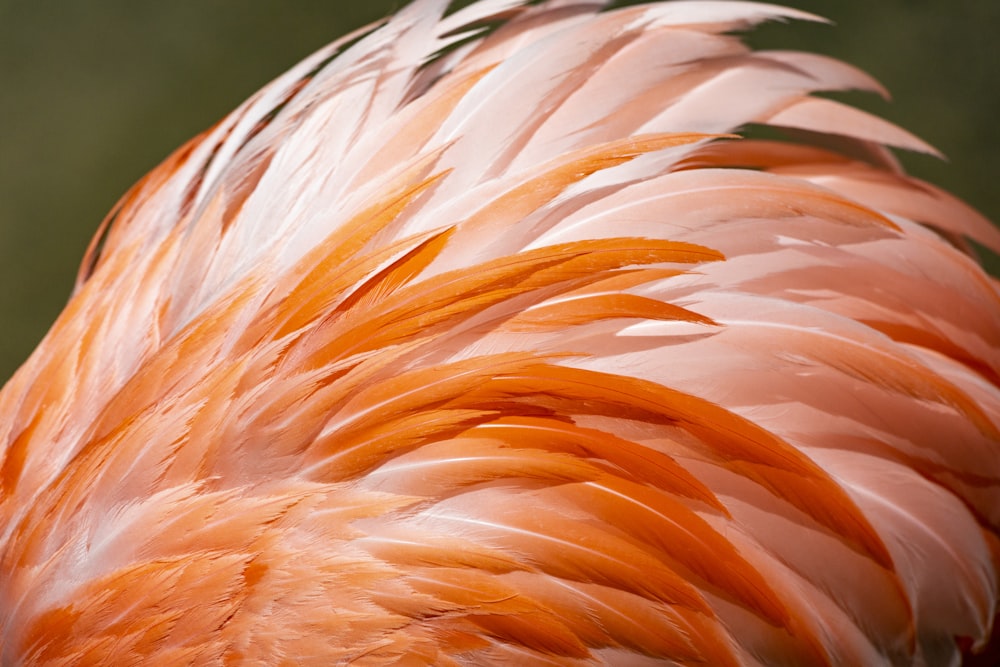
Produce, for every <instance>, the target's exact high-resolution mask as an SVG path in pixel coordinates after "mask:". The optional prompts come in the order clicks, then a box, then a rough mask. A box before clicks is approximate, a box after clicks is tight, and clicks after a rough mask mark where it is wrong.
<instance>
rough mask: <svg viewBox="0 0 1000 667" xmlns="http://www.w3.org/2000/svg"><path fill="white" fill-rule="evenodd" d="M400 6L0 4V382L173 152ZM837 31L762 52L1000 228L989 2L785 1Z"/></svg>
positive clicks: (994, 7)
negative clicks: (829, 74) (815, 76)
mask: <svg viewBox="0 0 1000 667" xmlns="http://www.w3.org/2000/svg"><path fill="white" fill-rule="evenodd" d="M399 4H400V3H399V2H396V1H388V0H369V1H367V2H339V1H333V0H205V1H203V2H190V1H188V2H182V1H173V2H162V1H161V2H152V1H145V2H143V1H137V0H90V1H87V2H84V1H83V0H0V381H3V380H5V379H6V378H7V377H8V376H9V375H10V373H12V372H13V371H14V369H15V368H16V367H17V366H18V365H19V364H20V363H21V362H22V361H23V360H24V359H25V358H26V356H27V355H28V354H29V353H30V351H31V350H32V349H33V348H34V346H35V345H36V344H37V342H38V340H39V339H40V338H41V336H42V335H43V334H44V332H45V330H46V329H47V328H48V327H49V325H50V324H51V322H52V320H53V319H54V318H55V317H56V315H57V314H58V312H59V310H60V309H61V308H62V305H63V304H64V303H65V300H66V298H67V296H68V294H69V290H70V288H71V285H72V281H73V277H74V275H75V272H76V268H77V264H78V262H79V260H80V257H81V256H82V254H83V252H84V249H85V247H86V245H87V242H88V241H89V239H90V236H91V234H92V233H93V231H94V229H95V228H96V226H97V225H98V223H99V222H100V221H101V219H102V218H103V217H104V214H105V212H106V211H107V210H108V209H109V208H110V207H111V206H112V205H113V204H114V202H115V201H116V200H117V199H118V197H119V196H120V195H121V194H122V193H123V192H124V191H125V190H126V189H127V188H128V187H129V186H130V185H131V184H132V183H133V182H135V181H136V180H137V179H138V178H139V177H141V176H142V175H143V174H144V173H145V172H146V171H148V170H149V169H151V168H152V167H153V166H155V165H156V164H157V163H158V162H159V161H160V160H161V159H162V158H164V157H165V156H166V155H167V154H168V153H169V152H170V151H171V150H172V149H174V148H175V147H176V146H178V145H179V144H180V143H181V142H183V141H184V140H186V139H188V138H189V137H190V136H192V135H193V134H195V133H197V132H198V131H200V130H202V129H204V128H205V127H206V126H208V125H210V124H212V123H214V122H215V121H216V120H218V119H219V118H221V117H222V116H223V115H224V114H225V113H227V112H228V111H229V110H231V109H232V108H233V107H235V106H236V105H237V104H238V103H239V102H241V101H242V100H243V99H244V98H246V97H247V96H248V95H250V94H251V93H252V92H254V90H256V89H257V88H259V87H260V86H261V85H263V84H264V83H266V82H267V81H268V80H270V79H271V78H273V77H274V76H276V75H277V74H279V73H280V72H282V71H283V70H284V69H286V68H287V67H289V66H291V65H292V64H294V63H295V62H296V61H297V60H298V59H300V58H302V57H303V56H305V55H307V54H308V53H310V52H311V51H312V50H314V49H316V48H318V47H319V46H321V45H323V44H324V43H326V42H328V41H330V40H332V39H333V38H335V37H337V36H339V35H341V34H343V33H345V32H347V31H348V30H349V29H351V28H354V27H356V26H358V25H361V24H363V23H365V22H368V21H371V20H374V19H376V18H378V17H380V16H383V15H385V14H386V13H387V12H390V11H392V10H393V9H394V8H397V7H398V6H399ZM784 4H789V5H792V6H795V7H798V8H800V9H804V10H807V11H812V12H815V13H818V14H822V15H824V16H827V17H829V18H831V19H833V20H834V21H835V22H836V23H837V27H836V28H831V27H829V26H825V25H809V24H794V25H790V26H789V25H771V26H765V27H764V28H762V29H761V30H759V31H758V32H757V33H756V34H755V35H754V36H753V38H752V40H751V41H752V42H753V43H754V44H755V45H757V46H768V47H783V48H784V47H787V48H799V49H809V50H813V51H819V52H823V53H829V54H832V55H836V56H837V57H840V58H842V59H844V60H847V61H849V62H852V63H854V64H856V65H859V66H861V67H862V68H863V69H865V70H867V71H869V72H870V73H872V74H874V75H875V76H876V77H877V78H878V79H879V80H881V81H882V82H883V83H885V84H886V85H887V86H888V87H889V88H890V89H891V90H892V92H893V95H894V102H892V103H886V102H883V101H881V100H879V99H877V98H875V97H874V96H870V95H867V96H854V97H852V98H851V102H852V103H857V104H859V105H861V106H864V107H866V108H868V109H870V110H873V111H876V112H877V113H879V114H880V115H882V116H884V117H887V118H889V119H890V120H893V121H895V122H897V123H899V124H901V125H903V126H905V127H906V128H908V129H910V130H911V131H913V132H915V133H916V134H918V135H920V136H921V137H923V138H924V139H926V140H928V141H929V142H930V143H932V144H933V145H935V146H937V147H938V148H939V149H940V150H942V151H943V152H944V153H945V154H947V155H948V156H949V158H950V164H945V163H940V162H938V161H936V160H934V159H931V158H927V157H923V156H915V157H911V158H907V160H906V163H907V166H908V167H909V168H910V169H911V170H912V171H914V172H915V173H917V174H918V175H919V176H921V177H923V178H927V179H928V180H931V181H933V182H935V183H937V184H939V185H943V186H944V187H946V188H948V189H950V190H951V191H953V192H955V193H956V194H958V195H959V196H961V197H963V198H964V199H966V200H967V201H969V202H970V203H972V204H973V205H974V206H976V207H977V208H979V209H980V210H981V211H983V212H984V213H985V214H986V215H987V216H989V217H991V218H992V219H993V220H1000V193H998V189H997V188H996V187H995V181H996V174H997V173H998V169H1000V157H998V151H997V149H998V148H1000V141H998V138H1000V126H998V123H997V118H996V116H997V112H998V111H1000V87H998V86H997V83H998V81H997V79H998V76H997V75H998V71H1000V40H997V39H996V38H995V35H994V31H995V29H996V28H997V27H1000V1H998V0H954V1H947V0H786V2H784Z"/></svg>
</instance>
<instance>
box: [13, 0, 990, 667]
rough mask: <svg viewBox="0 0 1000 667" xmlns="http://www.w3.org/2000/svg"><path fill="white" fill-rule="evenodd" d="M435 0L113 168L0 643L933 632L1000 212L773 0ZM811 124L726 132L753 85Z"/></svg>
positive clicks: (745, 115)
mask: <svg viewBox="0 0 1000 667" xmlns="http://www.w3.org/2000/svg"><path fill="white" fill-rule="evenodd" d="M446 6H447V3H446V2H445V1H444V0H416V2H414V3H413V4H411V5H409V6H407V7H405V8H403V9H402V10H400V12H399V13H398V14H396V15H395V16H394V17H392V18H390V19H387V20H386V21H384V22H382V23H380V24H376V25H373V26H369V27H368V28H366V29H363V30H361V31H359V32H357V33H355V34H353V35H350V36H348V37H346V38H344V39H342V40H341V41H339V42H336V43H334V44H333V45H331V46H330V47H327V48H325V49H323V50H321V51H320V52H318V53H317V54H315V55H314V56H312V57H310V58H308V59H307V60H306V61H304V62H303V63H301V64H300V65H298V66H296V67H295V68H293V69H292V70H291V71H289V72H288V73H287V74H285V75H283V76H282V77H279V78H278V79H277V80H276V81H274V82H273V83H272V84H270V85H269V86H267V87H266V88H265V89H263V90H262V91H261V92H259V93H257V94H256V95H255V96H254V97H252V98H251V99H250V100H248V101H247V102H246V103H245V104H243V105H242V106H241V107H240V108H238V109H237V110H236V111H234V112H233V113H232V114H231V115H230V116H228V117H227V118H225V119H224V120H222V121H221V122H220V123H219V124H218V125H216V126H215V127H213V128H211V129H209V130H208V131H206V132H205V133H204V134H202V135H200V136H199V137H196V138H195V139H193V140H192V141H191V142H189V143H188V144H187V145H185V146H183V147H182V148H180V149H179V150H178V151H177V152H176V153H174V154H173V155H172V156H171V157H169V158H168V159H167V160H166V161H165V162H164V163H163V164H162V165H160V167H158V168H157V169H156V170H154V171H153V172H152V173H151V174H150V175H148V176H147V177H145V178H144V179H143V180H142V181H140V182H139V183H138V184H137V185H136V186H135V187H134V188H133V189H132V190H131V191H130V192H129V193H127V194H126V195H125V197H124V198H123V199H122V201H121V202H120V203H119V205H118V206H117V207H116V208H115V209H114V210H113V211H112V213H111V214H110V215H109V217H108V219H107V220H106V221H105V223H104V224H103V225H102V227H101V229H100V230H99V232H98V234H97V236H96V237H95V240H94V242H93V243H92V245H91V248H90V249H89V251H88V253H87V256H86V258H85V259H84V261H83V264H82V267H81V270H80V274H79V279H78V282H77V285H76V288H75V291H74V295H73V297H72V299H71V300H70V302H69V304H68V305H67V307H66V310H65V312H64V313H63V314H62V316H61V317H60V318H59V320H58V321H57V322H56V324H55V325H54V327H53V328H52V330H51V332H50V333H49V335H48V336H47V337H46V338H45V340H44V341H43V342H42V343H41V345H40V346H39V348H38V349H37V351H36V352H35V353H34V354H33V355H32V357H31V358H30V359H29V360H28V361H27V363H26V364H25V365H24V366H23V367H22V368H21V369H20V370H19V371H18V373H17V374H16V375H15V376H14V378H13V379H12V380H11V381H10V382H9V383H8V385H7V386H6V387H5V388H4V390H3V391H2V393H0V443H2V445H0V453H2V454H0V656H2V658H0V662H3V663H4V664H40V665H41V664H45V665H70V664H123V665H126V664H223V663H241V662H247V663H266V664H348V663H350V664H359V665H421V664H427V665H431V664H433V665H488V664H524V665H584V664H613V665H653V664H675V665H696V664H711V665H734V666H735V665H858V664H864V665H879V664H884V665H910V664H916V665H951V664H958V663H959V662H960V661H961V660H962V659H963V656H965V657H968V656H969V653H970V651H971V650H972V649H977V650H978V649H982V648H984V647H986V644H987V641H988V638H989V637H990V633H991V627H992V624H993V621H994V618H995V616H996V614H997V604H998V596H1000V582H998V567H1000V540H998V531H1000V355H998V348H1000V285H998V283H997V281H996V280H995V279H994V278H992V277H990V276H989V275H987V274H986V273H985V272H984V271H983V270H982V269H981V268H980V267H979V266H978V265H977V264H976V262H975V260H974V259H973V257H971V256H970V253H969V251H968V246H969V244H968V240H970V239H971V240H973V241H975V242H977V243H980V244H982V245H984V246H986V247H989V248H992V249H993V250H994V251H1000V232H997V230H996V228H995V227H993V226H992V225H991V224H990V223H989V222H988V221H987V220H985V219H983V218H982V216H980V215H979V214H978V213H976V212H975V211H973V210H972V209H971V208H969V207H968V206H966V205H965V204H963V203H961V202H959V201H958V200H956V199H954V198H953V197H951V196H950V195H948V194H947V193H945V192H943V191H941V190H938V189H936V188H934V187H933V186H930V185H927V184H925V183H922V182H920V181H918V180H916V179H914V178H912V177H909V176H907V175H906V174H904V173H903V172H902V170H901V169H900V167H899V166H898V164H897V163H896V161H895V158H894V157H893V155H892V153H891V152H890V151H889V150H888V149H887V148H886V146H895V147H902V148H906V149H911V150H920V151H927V152H933V149H932V148H930V147H929V146H927V145H926V144H925V143H923V142H922V141H921V140H919V139H917V138H916V137H913V136H912V135H910V134H908V133H906V132H905V131H903V130H901V129H898V128H895V127H894V126H892V125H890V124H888V123H887V122H885V121H883V120H880V119H878V118H875V117H873V116H870V115H868V114H865V113H862V112H860V111H857V110H854V109H852V108H850V107H848V106H845V105H843V104H841V103H839V102H835V101H832V100H829V99H826V98H820V97H815V96H813V95H812V93H815V92H821V91H832V90H844V89H851V88H861V89H867V90H872V91H876V92H880V91H881V87H880V86H879V85H878V84H877V83H875V82H874V81H872V80H871V79H870V77H868V76H867V75H865V74H863V73H861V72H859V71H857V70H855V69H854V68H852V67H850V66H847V65H844V64H842V63H838V62H836V61H833V60H831V59H828V58H825V57H820V56H815V55H810V54H802V53H792V52H753V51H751V50H749V49H748V48H747V47H745V46H743V45H742V43H741V42H740V41H739V39H738V37H736V36H734V35H733V34H732V32H733V31H738V30H743V29H747V28H750V27H752V26H753V25H754V24H756V23H758V22H760V21H764V20H774V19H800V20H819V19H817V17H814V16H811V15H809V14H805V13H803V12H798V11H795V10H791V9H785V8H781V7H777V6H774V5H766V4H756V3H750V2H738V1H711V0H699V1H696V2H665V3H660V4H653V5H644V6H639V7H631V8H625V9H616V10H610V11H601V10H602V4H601V3H594V2H565V1H561V0H549V1H548V2H543V3H541V4H531V5H528V4H526V3H522V2H517V1H513V0H492V1H491V0H483V1H481V2H479V3H476V4H472V5H470V6H468V7H465V8H463V9H461V10H459V11H456V12H454V13H452V14H450V15H448V16H443V14H444V13H445V10H446ZM753 125H764V126H773V127H775V128H784V129H786V130H789V134H788V136H789V137H790V139H789V140H776V139H766V140H765V139H742V138H740V136H741V132H743V131H744V130H745V128H746V127H747V126H753Z"/></svg>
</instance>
